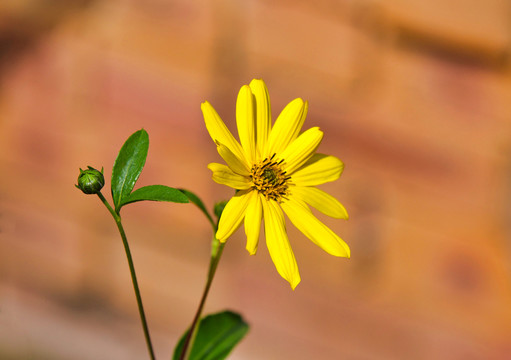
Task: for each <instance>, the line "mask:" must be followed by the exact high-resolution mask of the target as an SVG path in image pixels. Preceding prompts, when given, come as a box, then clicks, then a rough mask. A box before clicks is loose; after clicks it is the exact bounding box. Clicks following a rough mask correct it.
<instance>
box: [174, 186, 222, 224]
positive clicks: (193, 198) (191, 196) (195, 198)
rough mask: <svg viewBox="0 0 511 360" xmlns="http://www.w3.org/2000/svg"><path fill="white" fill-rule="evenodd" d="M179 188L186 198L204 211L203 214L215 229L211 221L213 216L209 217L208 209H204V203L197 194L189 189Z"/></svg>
mask: <svg viewBox="0 0 511 360" xmlns="http://www.w3.org/2000/svg"><path fill="white" fill-rule="evenodd" d="M179 190H180V191H181V192H182V193H183V194H185V195H186V196H187V197H188V199H189V200H190V201H191V202H192V203H194V204H195V205H196V206H197V207H198V208H199V209H200V210H201V211H202V212H203V213H204V215H206V217H207V218H208V220H209V222H210V223H211V225H212V226H213V229H214V230H216V224H215V222H214V221H213V218H212V217H211V215H209V212H208V209H206V206H204V203H203V202H202V200H201V199H200V198H199V197H198V196H197V195H195V194H194V193H193V192H191V191H189V190H186V189H179Z"/></svg>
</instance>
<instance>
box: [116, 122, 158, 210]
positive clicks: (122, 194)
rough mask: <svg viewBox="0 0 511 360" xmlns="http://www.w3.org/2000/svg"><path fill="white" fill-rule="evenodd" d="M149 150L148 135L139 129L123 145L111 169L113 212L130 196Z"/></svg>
mask: <svg viewBox="0 0 511 360" xmlns="http://www.w3.org/2000/svg"><path fill="white" fill-rule="evenodd" d="M148 149H149V135H147V132H146V131H145V130H144V129H141V130H139V131H137V132H135V133H134V134H133V135H131V136H130V137H129V138H128V140H126V142H125V143H124V145H123V146H122V148H121V150H120V151H119V155H117V159H116V160H115V163H114V167H113V169H112V198H113V200H114V206H115V212H117V213H119V210H120V209H121V206H122V205H121V204H123V202H124V201H125V200H126V198H127V197H128V196H129V195H130V193H131V191H132V190H133V187H134V186H135V183H136V182H137V180H138V177H139V176H140V173H141V172H142V169H143V167H144V164H145V160H146V158H147V151H148Z"/></svg>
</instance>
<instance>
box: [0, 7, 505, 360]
mask: <svg viewBox="0 0 511 360" xmlns="http://www.w3.org/2000/svg"><path fill="white" fill-rule="evenodd" d="M510 10H511V9H510V6H509V4H508V3H507V2H505V1H499V0H489V1H485V2H482V1H476V0H468V1H467V0H465V1H459V0H447V1H439V0H434V1H429V2H425V1H417V0H409V1H404V0H393V1H381V0H373V1H369V0H364V1H349V0H344V1H334V0H315V1H313V2H310V1H305V0H295V1H286V0H277V1H269V0H266V1H236V0H221V1H193V2H192V1H185V0H175V1H170V0H146V1H141V0H139V1H136V0H131V1H130V0H111V1H105V0H103V1H101V0H95V1H94V0H88V1H87V0H68V1H63V0H62V1H49V0H7V1H6V0H4V1H2V2H1V3H0V169H1V173H0V358H6V359H7V358H8V359H144V358H147V354H146V349H145V343H144V338H143V334H142V330H141V327H140V325H139V318H138V313H137V310H136V303H135V297H134V295H133V290H132V287H131V281H130V278H129V272H128V266H127V263H126V259H125V255H124V251H123V248H122V243H121V240H120V238H119V235H118V233H117V230H116V227H115V223H114V222H113V220H112V219H111V217H110V215H109V214H108V213H107V211H106V209H105V208H104V207H103V206H102V205H101V203H100V202H99V200H98V199H97V198H96V197H94V196H90V197H86V196H85V195H83V194H82V193H81V192H79V191H78V190H77V189H75V188H74V184H75V183H76V177H77V176H78V168H79V167H82V168H83V167H85V166H87V165H92V166H94V167H98V168H101V166H104V167H105V174H106V179H107V184H109V183H110V174H111V168H112V165H113V162H114V160H115V157H116V155H117V152H118V150H119V149H120V147H121V145H122V144H123V142H124V141H125V140H126V139H127V137H128V136H129V135H130V134H131V133H133V132H134V131H136V130H138V129H140V128H142V127H143V128H145V129H146V130H147V131H148V133H149V137H150V148H149V156H148V160H147V163H146V167H145V169H144V172H143V173H142V176H141V178H140V180H139V183H138V184H137V186H142V185H149V184H165V185H169V186H175V187H186V188H189V189H191V190H193V191H194V192H196V193H197V194H199V195H200V196H201V197H202V198H203V199H204V201H205V202H206V204H208V206H212V204H213V203H214V202H217V201H220V200H222V199H227V198H229V196H231V195H232V192H231V191H230V190H229V189H228V188H227V187H225V186H221V185H218V184H216V183H214V182H213V181H212V180H211V174H210V171H209V170H208V169H207V168H206V166H207V164H208V163H209V162H212V161H219V160H220V158H219V156H218V155H217V153H216V151H215V146H214V144H213V143H212V141H211V139H210V138H209V136H208V134H207V131H206V129H205V126H204V123H203V119H202V114H201V112H200V103H201V102H202V101H204V100H208V101H210V102H211V103H212V104H213V106H214V107H215V108H216V109H217V111H218V112H219V113H220V115H221V116H222V117H223V119H224V120H225V122H226V123H227V124H228V126H229V127H230V128H231V129H233V130H234V129H235V123H234V113H235V108H234V104H235V101H236V95H237V92H238V90H239V88H240V86H241V85H242V84H247V83H249V82H250V80H251V79H252V78H263V79H264V80H265V81H266V83H267V86H268V88H269V91H270V96H271V101H272V109H273V116H274V118H276V116H277V115H278V113H279V112H280V110H281V109H282V108H283V107H284V106H285V105H286V104H287V103H288V102H289V101H291V100H292V99H294V98H296V97H302V98H303V99H306V100H309V104H310V106H309V114H308V118H307V121H306V123H305V128H310V127H312V126H319V127H320V128H321V129H322V130H324V131H325V137H324V140H323V143H322V145H321V146H320V148H319V151H320V152H323V153H327V154H332V155H335V156H337V157H339V158H340V159H342V160H343V161H344V163H345V165H346V167H345V172H344V174H343V176H342V177H341V179H340V180H339V181H337V182H335V183H330V184H326V185H325V186H323V187H322V189H324V190H327V191H328V192H330V193H332V194H333V195H335V196H336V197H337V198H338V199H339V200H340V201H341V202H342V203H343V204H344V205H345V206H346V208H347V209H348V212H349V214H350V220H349V221H347V222H345V221H341V220H333V219H328V218H326V217H324V216H320V218H321V219H322V220H324V222H325V223H327V224H328V225H329V226H331V227H332V228H333V229H334V230H335V231H336V233H338V234H339V235H340V236H341V237H343V239H345V240H346V242H347V243H348V244H349V245H350V246H351V249H352V258H351V259H350V260H346V259H342V258H334V257H331V256H329V255H327V254H326V253H324V252H322V250H320V249H319V248H317V247H315V246H314V245H313V244H312V243H311V242H310V241H308V240H307V239H306V238H305V236H303V235H302V234H300V233H299V232H298V231H297V230H296V229H294V228H293V227H292V226H289V227H288V228H289V233H290V239H291V243H292V246H293V249H294V250H295V254H296V257H297V261H298V264H299V267H300V271H301V275H302V283H301V284H300V285H299V286H298V288H297V289H296V290H295V291H294V292H293V291H291V290H290V288H289V285H288V284H287V283H286V282H285V281H284V280H283V279H281V278H280V276H279V275H278V274H277V272H276V270H275V268H274V266H273V264H272V263H271V260H270V258H269V255H268V252H267V250H266V247H265V246H264V245H263V244H261V246H260V247H259V252H258V254H257V255H256V256H252V257H250V256H249V255H248V253H247V252H246V251H245V249H244V247H245V244H244V237H243V231H242V230H241V231H238V233H237V234H236V235H235V236H233V237H232V238H231V239H230V240H229V242H228V244H227V246H226V248H225V252H224V257H223V259H222V261H221V263H220V267H219V271H218V273H217V277H216V279H215V282H214V284H213V288H212V292H211V294H210V298H209V300H208V303H207V306H206V312H207V313H210V312H215V311H219V310H222V309H232V310H236V311H239V312H241V313H242V314H243V316H244V317H245V318H246V320H247V321H248V322H249V323H250V324H251V326H252V327H251V330H250V333H249V335H248V336H247V338H246V339H245V340H244V341H243V342H242V343H241V344H240V345H239V347H237V348H236V349H235V351H234V352H233V353H232V359H253V360H255V359H298V360H302V359H303V360H308V359H375V360H376V359H419V360H421V359H449V360H450V359H463V360H467V359H509V358H510V357H511V355H510V354H511V340H510V339H511V338H510V334H511V306H510V305H511V281H510V279H511V276H510V271H511V265H510V256H511V245H510V229H511V226H510V224H511V220H510V219H511V207H510V205H509V199H510V198H511V175H510V174H511V161H510V160H509V158H510V154H511V136H510V134H511V132H510V130H511V129H510V121H509V119H510V115H511V114H510V112H511V108H510V106H509V103H510V100H511V99H510V95H511V92H510V90H511V87H510V85H511V76H510V71H509V44H510V43H511V42H510V33H509V28H510V26H511V19H510V17H509V14H510ZM104 193H105V195H108V198H110V197H109V191H108V190H107V189H105V191H104ZM122 215H123V221H124V224H125V228H126V231H127V234H128V238H129V240H130V244H131V247H132V252H133V256H134V260H135V266H136V268H137V272H138V276H139V282H140V286H141V290H142V296H143V299H144V304H145V307H146V313H147V317H148V321H149V327H150V330H151V332H152V334H153V336H154V343H155V347H156V353H157V356H158V358H161V359H168V358H169V357H170V355H171V352H172V349H173V346H174V344H175V342H176V341H177V339H178V337H179V336H180V335H181V333H182V332H183V331H184V329H185V328H186V327H187V326H188V325H189V323H190V321H191V319H192V316H193V313H194V311H195V308H196V306H197V303H198V300H199V296H200V294H201V291H202V286H203V282H204V279H205V276H206V268H207V262H208V258H209V241H210V236H211V234H210V229H209V225H208V223H207V222H206V220H205V219H204V218H203V217H202V215H201V214H200V213H199V212H198V210H197V209H196V208H194V207H193V206H191V205H180V204H166V203H149V202H146V203H137V204H134V205H130V206H128V207H126V208H124V209H123V211H122Z"/></svg>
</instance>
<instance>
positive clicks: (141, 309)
mask: <svg viewBox="0 0 511 360" xmlns="http://www.w3.org/2000/svg"><path fill="white" fill-rule="evenodd" d="M98 196H99V198H100V199H101V201H102V202H103V204H105V206H106V208H107V209H108V211H109V212H110V214H112V216H113V218H114V220H115V223H116V224H117V228H118V229H119V233H120V234H121V238H122V243H123V244H124V250H125V251H126V257H127V258H128V265H129V267H130V273H131V281H132V282H133V290H135V296H136V298H137V305H138V312H139V314H140V320H142V328H143V329H144V336H145V341H146V343H147V349H148V351H149V356H150V358H151V360H155V356H154V350H153V345H152V343H151V337H150V336H149V328H148V327H147V321H146V318H145V313H144V306H143V305H142V297H141V296H140V289H139V288H138V281H137V275H136V274H135V265H133V258H132V257H131V251H130V247H129V245H128V239H127V238H126V233H125V232H124V228H123V226H122V222H121V216H120V215H119V214H117V213H116V212H115V211H114V209H112V207H111V206H110V204H109V203H108V201H107V200H106V199H105V197H104V196H103V194H101V192H98Z"/></svg>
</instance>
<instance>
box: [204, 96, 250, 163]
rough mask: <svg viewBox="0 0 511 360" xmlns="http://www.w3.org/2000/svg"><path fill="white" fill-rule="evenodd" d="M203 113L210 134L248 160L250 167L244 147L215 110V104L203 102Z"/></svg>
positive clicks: (245, 160) (243, 159)
mask: <svg viewBox="0 0 511 360" xmlns="http://www.w3.org/2000/svg"><path fill="white" fill-rule="evenodd" d="M201 110H202V114H203V115H204V122H205V123H206V128H207V129H208V132H209V136H211V138H212V139H213V141H214V142H215V143H216V142H217V141H218V142H221V143H222V144H224V145H225V146H227V147H228V148H229V149H230V150H231V151H232V152H233V154H234V155H236V156H237V157H238V159H241V160H242V161H244V162H246V165H247V167H249V163H248V161H247V159H245V155H244V153H243V149H242V148H241V145H240V144H239V142H238V141H237V140H236V139H235V138H234V136H232V134H231V132H230V131H229V129H228V128H227V126H225V124H224V122H223V121H222V119H221V118H220V116H219V115H218V113H217V112H216V111H215V109H214V108H213V106H211V104H210V103H209V102H207V101H205V102H203V103H202V104H201ZM250 166H251V165H250Z"/></svg>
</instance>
